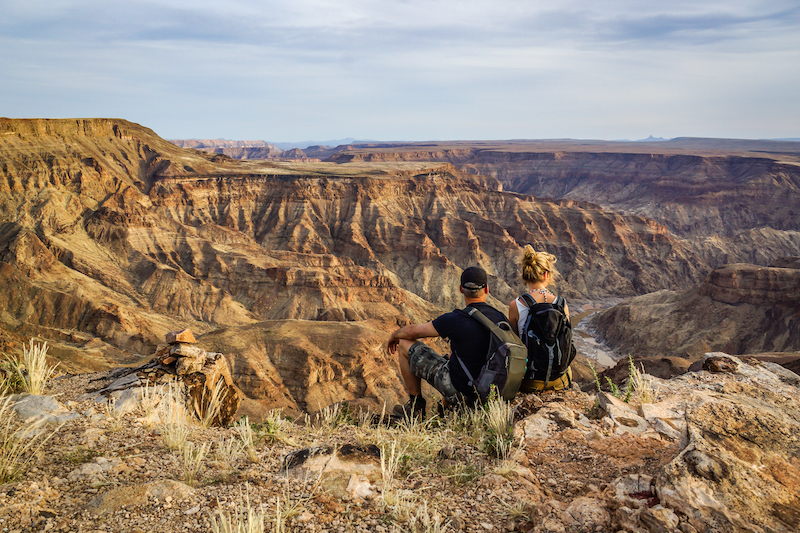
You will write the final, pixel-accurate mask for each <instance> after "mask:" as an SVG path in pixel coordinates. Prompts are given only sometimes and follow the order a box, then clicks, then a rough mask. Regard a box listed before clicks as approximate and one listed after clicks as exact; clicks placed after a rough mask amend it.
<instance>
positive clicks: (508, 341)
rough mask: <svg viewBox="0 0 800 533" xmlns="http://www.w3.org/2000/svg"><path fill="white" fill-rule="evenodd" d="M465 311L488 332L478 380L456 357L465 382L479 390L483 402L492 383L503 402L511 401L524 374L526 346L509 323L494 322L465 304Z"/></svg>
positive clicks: (526, 354) (526, 355)
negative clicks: (486, 350) (464, 375)
mask: <svg viewBox="0 0 800 533" xmlns="http://www.w3.org/2000/svg"><path fill="white" fill-rule="evenodd" d="M464 313H466V314H468V315H469V316H471V317H472V318H474V319H475V320H477V321H478V322H480V323H481V324H482V325H483V326H484V327H485V328H486V329H488V330H489V331H490V332H491V341H490V342H489V351H488V352H487V354H486V363H485V364H484V365H483V367H481V373H480V374H478V378H477V379H475V378H473V377H472V374H470V373H469V370H467V366H466V365H465V364H464V362H463V361H462V360H461V358H460V357H458V355H456V356H455V357H456V359H458V362H459V363H460V364H461V368H463V369H464V373H465V374H466V375H467V379H469V382H468V385H469V386H470V387H473V389H474V390H475V392H477V393H478V396H479V397H480V399H481V401H482V402H485V401H486V400H488V399H489V395H490V393H491V390H492V386H494V387H496V388H497V392H499V393H500V395H501V397H502V398H503V399H504V400H505V401H507V402H508V401H511V400H512V399H513V398H514V396H515V395H516V394H517V391H519V386H520V384H521V383H522V378H523V377H524V376H525V361H526V360H527V358H528V349H527V348H525V345H524V344H523V343H522V341H521V340H520V338H519V337H518V336H517V334H516V333H515V332H514V330H513V329H512V328H511V324H509V323H508V322H506V321H503V322H500V323H499V324H495V323H494V322H492V321H491V320H489V319H488V318H487V317H486V315H484V314H483V313H481V312H480V311H478V310H477V309H475V308H474V307H467V308H466V309H464Z"/></svg>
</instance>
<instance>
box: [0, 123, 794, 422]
mask: <svg viewBox="0 0 800 533" xmlns="http://www.w3.org/2000/svg"><path fill="white" fill-rule="evenodd" d="M232 148H236V149H238V148H241V147H232ZM352 151H353V150H351V149H350V148H348V149H347V150H345V151H342V152H340V153H341V154H346V153H349V152H352ZM380 153H381V154H384V155H381V156H380V157H377V156H376V157H377V160H375V161H368V160H366V159H368V158H364V157H361V158H360V159H359V158H357V157H356V158H351V160H349V161H345V160H343V159H342V160H341V161H339V162H333V161H331V162H327V163H309V162H302V163H301V162H297V163H280V162H271V161H239V160H233V159H231V158H229V157H226V156H224V155H221V154H211V153H203V152H200V151H196V150H186V149H182V148H180V147H177V146H175V145H174V144H171V143H169V142H167V141H164V140H163V139H161V138H159V137H158V136H157V135H155V134H154V133H153V132H152V131H150V130H148V129H147V128H143V127H141V126H139V125H136V124H132V123H129V122H126V121H122V120H105V119H94V120H9V119H0V213H1V217H2V218H0V273H1V274H2V277H1V278H0V297H2V298H3V299H4V301H6V302H7V303H6V305H5V306H4V307H3V309H2V314H1V315H0V325H1V326H2V327H0V329H1V330H2V335H4V336H5V337H4V340H3V342H4V345H9V346H10V345H13V343H14V342H17V343H19V342H21V341H22V340H24V339H25V338H27V337H29V336H37V337H39V338H43V339H48V340H50V341H51V343H52V346H53V349H52V353H54V354H55V355H57V356H58V357H59V358H61V359H62V361H63V362H64V365H65V368H66V369H68V370H80V369H97V368H105V367H108V366H112V365H116V364H120V363H125V364H128V363H133V362H138V361H140V360H141V359H143V358H145V359H146V358H147V357H148V356H149V354H151V353H152V352H153V351H154V349H155V346H156V345H157V344H158V343H159V342H160V341H161V340H162V339H163V336H164V334H165V333H166V332H167V331H170V330H174V329H180V328H191V329H192V330H193V331H194V332H195V334H197V335H198V338H199V341H200V343H201V344H202V343H204V342H206V343H208V345H209V346H208V348H209V349H212V348H213V349H215V350H217V351H221V352H224V353H226V354H228V355H229V356H231V358H232V361H233V366H234V377H235V379H236V380H237V383H238V384H239V385H240V386H241V388H242V389H243V390H244V391H245V392H246V394H247V395H248V398H249V400H250V401H254V402H260V403H259V404H260V405H262V406H282V407H287V408H290V409H294V410H297V411H304V410H316V409H318V408H319V407H324V406H325V405H329V404H330V403H333V402H336V401H341V400H350V401H356V400H365V399H366V400H365V401H367V402H368V403H370V402H371V405H372V406H378V408H379V406H380V404H381V403H382V402H384V401H387V402H393V401H395V400H396V399H398V397H399V396H400V395H401V393H402V388H401V386H400V385H399V383H400V382H399V378H398V377H397V367H396V363H395V362H394V361H393V360H391V359H389V357H388V355H387V354H386V353H385V351H384V349H383V343H384V342H385V340H386V337H387V335H388V333H389V332H390V331H391V330H393V329H394V328H396V327H398V326H399V325H404V324H406V323H409V322H424V321H427V320H430V319H431V318H433V317H435V316H437V315H438V314H439V313H441V312H443V311H445V310H450V309H453V308H454V307H458V306H460V305H461V303H462V302H461V300H460V295H459V294H458V292H457V286H458V279H459V276H460V273H461V271H462V270H463V269H464V268H466V267H467V266H469V265H475V264H477V265H481V266H483V267H484V268H485V269H486V270H487V272H488V273H489V275H490V297H489V300H490V302H491V303H493V304H495V305H496V306H498V307H500V308H505V307H506V302H508V301H510V300H511V299H512V298H513V297H514V296H515V295H516V294H518V293H519V292H520V291H521V290H522V286H521V284H520V280H519V277H518V259H519V254H520V251H521V248H522V246H524V245H525V244H527V243H531V244H533V245H534V246H535V247H536V248H539V249H546V250H548V251H550V252H552V253H554V254H555V255H556V256H557V257H558V259H559V262H558V268H559V270H560V272H561V275H562V280H561V281H560V283H559V286H558V287H557V290H558V291H559V292H561V293H562V294H564V295H565V296H568V297H569V298H573V299H579V298H592V299H597V298H605V297H620V296H623V297H624V296H635V295H643V294H647V293H651V292H653V291H658V290H660V289H665V288H667V289H672V290H684V289H688V288H690V287H693V286H696V285H697V284H699V283H700V282H701V281H702V280H703V279H704V277H705V275H706V274H707V273H708V272H709V271H711V270H712V269H713V268H714V267H715V266H717V262H718V261H719V260H720V258H721V257H722V256H723V255H724V254H745V253H748V250H749V251H752V250H754V249H756V248H758V249H759V250H761V251H762V253H765V254H768V255H778V254H780V255H798V253H800V252H795V253H794V254H787V253H785V252H786V251H787V250H798V249H800V248H799V247H798V244H797V239H796V237H795V235H794V234H793V233H792V231H793V230H787V229H780V228H777V229H776V228H772V227H752V228H748V229H747V230H746V231H743V232H741V233H738V234H737V235H736V237H735V239H736V240H735V243H734V241H733V239H732V238H731V237H718V236H716V235H711V234H709V235H706V236H703V237H702V238H698V237H697V236H695V235H690V236H688V237H687V236H684V235H681V234H679V233H677V232H675V231H674V230H671V229H670V228H669V227H667V226H666V225H664V224H662V223H659V222H657V221H654V220H653V219H651V218H648V217H645V216H642V215H638V214H633V213H620V212H615V211H613V210H610V209H606V208H602V207H601V206H600V205H598V204H597V203H590V202H587V201H583V200H575V199H569V198H565V199H558V200H553V199H541V198H538V197H535V196H531V195H528V194H520V193H515V192H507V191H503V190H502V189H503V188H504V187H505V188H506V189H508V184H507V183H501V182H502V181H503V180H507V178H506V177H504V176H503V175H498V176H497V177H493V176H479V175H475V174H471V173H470V171H472V172H474V168H473V167H470V166H469V165H468V164H467V163H466V162H465V161H467V159H468V158H469V157H473V156H474V152H472V151H469V150H467V151H462V152H458V153H456V152H453V153H452V154H450V155H448V156H447V157H446V158H445V159H448V160H447V161H438V160H437V161H430V160H426V161H416V160H414V158H406V159H402V158H400V159H402V160H398V158H396V157H395V156H387V155H385V153H384V152H380ZM436 154H437V155H436V157H439V155H438V154H439V152H436ZM431 157H433V156H431ZM393 158H394V159H393ZM462 159H464V160H463V161H462ZM470 164H475V163H474V161H473V163H470ZM457 165H460V166H461V168H458V167H457ZM498 180H499V181H498ZM768 194H774V192H769V193H768ZM734 244H735V245H734ZM387 369H388V371H387Z"/></svg>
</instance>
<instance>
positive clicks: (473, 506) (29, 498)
mask: <svg viewBox="0 0 800 533" xmlns="http://www.w3.org/2000/svg"><path fill="white" fill-rule="evenodd" d="M103 376H104V374H102V373H101V374H82V375H76V376H65V377H62V378H61V379H58V380H55V381H53V382H52V384H51V386H50V388H49V389H48V391H47V393H48V394H51V395H53V396H55V397H56V398H57V399H58V400H59V401H60V402H61V403H62V404H64V405H65V406H66V407H67V408H68V409H69V410H70V411H72V412H75V413H80V417H78V418H76V419H74V420H71V421H69V422H67V423H65V424H64V425H63V426H61V427H60V429H58V430H57V431H56V432H55V433H54V434H53V435H52V437H51V438H50V440H49V441H47V442H46V444H45V445H44V446H43V447H42V449H40V450H39V451H38V452H37V456H36V458H35V459H34V460H33V461H32V462H31V466H30V467H29V469H28V470H27V472H26V473H25V474H24V476H22V478H21V479H19V480H16V481H14V482H12V483H9V484H6V485H0V532H3V533H5V532H9V533H10V532H23V531H71V532H73V531H74V532H100V531H103V532H105V531H114V532H128V533H145V532H148V533H150V532H156V531H157V532H172V531H175V532H178V531H212V530H213V529H212V519H213V520H217V521H218V520H219V516H220V512H223V513H225V514H226V515H230V514H235V512H236V510H237V509H240V510H241V509H242V508H244V506H246V504H247V502H249V504H250V507H251V509H253V510H259V509H261V510H263V512H264V515H265V523H266V525H267V527H266V530H267V531H298V532H305V531H307V532H318V533H323V532H350V531H377V532H390V531H466V532H487V531H520V532H528V531H532V530H535V528H537V525H541V523H542V522H543V520H544V519H545V518H547V517H548V516H551V515H555V514H558V513H561V512H563V510H564V508H566V506H567V505H569V504H570V502H572V501H573V500H574V499H575V498H578V497H581V496H589V497H600V495H601V494H602V493H603V490H604V489H605V488H606V484H607V483H609V482H610V481H612V480H613V479H615V478H617V477H619V476H620V475H623V474H625V473H629V472H635V473H644V474H649V475H655V474H656V473H657V472H658V469H659V468H660V467H661V465H663V464H664V463H665V462H667V461H668V460H669V459H670V458H671V457H672V456H674V454H675V452H676V445H675V444H673V443H671V442H669V441H661V440H657V439H651V438H647V439H642V438H638V437H635V436H633V435H625V436H619V437H617V436H613V435H608V434H606V435H605V436H604V435H602V428H601V427H600V422H599V421H597V420H594V421H593V422H592V423H596V424H598V432H597V437H596V438H593V437H591V436H590V437H586V436H585V432H584V433H581V432H579V431H578V430H576V429H570V428H564V430H563V431H560V432H559V433H558V434H557V435H556V437H554V438H552V439H550V440H547V441H543V440H538V441H531V442H526V445H525V446H522V447H519V448H517V453H515V454H512V457H513V460H511V461H505V462H503V461H500V460H499V459H497V458H495V457H493V456H491V455H489V454H487V453H486V451H485V450H484V449H482V448H485V446H481V445H480V444H479V443H478V442H477V441H476V440H475V439H474V438H473V437H472V436H470V435H465V434H460V433H458V432H457V431H454V430H453V429H452V427H429V428H428V429H426V431H416V432H412V433H414V435H413V438H411V437H408V436H407V435H406V436H403V430H402V429H398V428H395V427H386V426H378V427H364V426H358V425H356V424H352V423H350V424H348V423H344V422H343V421H339V422H338V423H336V424H322V425H321V427H317V426H313V425H307V424H300V423H291V422H286V421H284V422H283V423H281V425H280V427H279V428H278V429H275V428H269V427H263V426H262V427H259V428H256V429H257V431H256V434H257V435H258V436H259V439H258V440H257V443H256V446H255V457H253V458H252V459H255V460H249V459H248V457H247V455H246V454H245V453H240V454H239V455H238V457H236V458H235V459H234V460H232V461H231V460H229V461H227V463H226V461H225V460H223V459H221V458H224V454H222V453H221V449H222V444H223V443H224V442H226V441H233V440H235V439H236V435H237V432H236V430H235V429H234V428H206V429H204V428H201V427H200V426H198V425H195V426H192V428H191V431H190V434H189V437H188V440H190V441H191V442H193V443H195V444H196V445H197V446H200V445H204V444H205V445H207V446H209V452H208V454H207V456H206V459H205V460H203V461H202V462H201V463H202V467H201V469H200V471H199V472H198V474H197V475H195V476H190V475H188V474H187V471H188V468H187V466H186V462H185V461H184V459H183V455H182V454H181V453H180V452H177V451H173V450H170V449H168V448H167V447H166V446H165V445H164V442H163V438H162V435H161V428H160V427H159V426H158V425H154V424H152V422H151V421H149V420H147V419H146V418H145V417H143V416H142V415H143V413H142V412H138V413H127V414H124V415H120V416H111V415H110V414H109V412H108V411H107V410H106V409H105V407H104V406H103V405H102V404H98V403H95V402H93V401H80V399H79V398H80V396H81V394H83V393H84V392H86V391H87V390H94V389H98V388H100V387H101V386H103V385H105V384H106V383H107V380H104V379H103ZM542 405H561V406H564V407H567V408H569V409H571V410H572V411H574V412H576V413H581V414H587V415H591V414H592V411H593V408H594V397H593V396H591V395H587V394H583V393H580V392H577V391H568V392H561V393H552V394H546V395H544V396H543V397H542V399H540V398H539V397H536V396H529V397H525V398H523V399H522V401H521V402H519V404H518V406H517V414H516V418H518V419H519V418H522V417H523V416H526V415H527V414H530V413H532V412H536V411H537V410H538V409H539V408H541V407H542ZM590 418H591V416H590ZM398 435H399V437H398ZM391 438H397V439H406V442H411V443H412V445H411V446H410V447H409V448H408V449H407V450H406V453H405V454H404V458H403V460H402V461H401V462H400V464H399V466H398V469H397V472H396V474H395V476H394V480H393V482H391V483H390V487H389V489H387V488H386V486H385V484H383V482H382V481H378V482H376V483H375V486H374V487H373V489H374V491H373V492H372V493H371V494H370V495H368V496H367V497H366V498H363V499H362V498H351V497H349V496H348V495H347V494H344V493H342V492H341V491H339V492H337V491H335V490H329V489H327V488H325V486H324V483H321V482H320V480H319V479H318V478H312V479H305V480H303V479H293V478H291V477H289V476H287V475H286V472H285V471H283V470H282V463H283V459H284V457H285V456H286V455H287V454H288V453H289V452H291V451H294V450H298V449H301V448H305V447H310V446H317V445H326V444H334V445H336V444H339V445H342V444H354V445H362V446H363V445H367V444H379V445H380V444H381V443H386V442H388V441H387V439H391ZM389 491H390V492H389ZM381 493H383V494H381ZM390 493H391V495H392V496H393V498H391V499H390V498H389V495H390ZM398 502H399V503H398ZM426 521H427V525H425V524H426ZM278 526H282V527H284V529H278ZM437 527H439V529H436V528H437ZM536 530H537V531H544V529H542V527H539V528H538V529H536ZM570 530H571V529H570V528H569V527H567V528H566V529H562V531H570Z"/></svg>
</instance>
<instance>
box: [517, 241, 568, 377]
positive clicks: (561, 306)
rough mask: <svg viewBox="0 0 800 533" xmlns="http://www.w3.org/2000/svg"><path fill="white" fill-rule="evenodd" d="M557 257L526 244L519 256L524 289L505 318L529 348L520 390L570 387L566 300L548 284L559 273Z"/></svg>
mask: <svg viewBox="0 0 800 533" xmlns="http://www.w3.org/2000/svg"><path fill="white" fill-rule="evenodd" d="M555 262H556V257H555V256H554V255H553V254H549V253H547V252H537V251H535V250H534V249H533V247H532V246H531V245H530V244H528V245H526V246H525V249H524V250H523V256H522V264H521V269H522V280H523V281H524V282H525V286H526V288H527V292H526V293H525V294H523V295H521V296H520V297H518V298H516V299H514V301H513V302H511V303H510V304H509V306H508V319H509V322H510V323H511V326H512V327H514V329H515V331H517V332H518V333H519V336H520V338H521V339H522V341H523V342H524V343H525V345H526V346H527V347H528V369H527V372H526V373H525V379H523V380H522V386H521V387H520V392H540V391H544V390H559V389H566V388H569V387H570V385H571V383H572V370H571V369H570V367H569V365H570V363H571V362H572V360H573V359H574V358H575V347H574V346H573V344H572V325H571V323H570V320H569V306H567V302H566V300H564V298H562V297H558V296H556V295H555V294H553V293H552V292H551V291H550V290H549V289H548V288H547V285H548V284H549V283H550V282H551V281H552V280H553V278H554V277H556V276H557V275H558V273H557V272H556V270H555Z"/></svg>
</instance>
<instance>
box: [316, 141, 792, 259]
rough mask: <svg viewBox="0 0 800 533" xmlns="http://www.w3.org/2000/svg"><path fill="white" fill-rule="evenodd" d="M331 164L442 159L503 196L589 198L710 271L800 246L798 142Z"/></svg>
mask: <svg viewBox="0 0 800 533" xmlns="http://www.w3.org/2000/svg"><path fill="white" fill-rule="evenodd" d="M331 160H335V161H384V162H390V161H447V162H449V163H452V164H454V165H456V166H457V167H458V168H459V169H461V170H463V171H465V172H468V173H471V174H475V175H481V176H488V177H492V178H496V179H497V180H498V181H499V182H500V183H502V185H503V187H504V189H505V190H509V191H515V192H519V193H524V194H531V195H534V196H536V197H547V198H554V199H573V200H580V201H590V202H593V203H596V204H599V205H601V206H603V207H604V208H606V209H609V210H613V211H615V212H620V213H627V214H635V215H641V216H643V217H646V218H648V219H651V220H654V221H657V222H659V223H660V224H663V225H664V226H666V227H667V228H669V229H670V230H671V231H672V232H673V233H675V234H676V235H678V236H681V237H684V238H687V239H690V240H691V241H692V242H693V243H694V244H695V246H696V247H697V249H698V253H700V254H701V255H702V256H703V258H704V260H705V261H707V262H708V263H710V264H711V265H712V266H719V265H722V264H725V263H733V262H749V263H754V264H761V265H766V264H768V263H769V262H770V261H773V260H774V259H776V258H779V257H782V256H784V255H796V254H797V253H798V251H797V250H798V249H799V248H798V247H799V246H800V238H799V236H798V230H800V226H799V225H798V224H800V222H798V221H800V216H798V213H800V164H799V163H800V143H796V142H778V141H733V140H713V139H676V140H674V141H670V142H664V143H630V142H628V143H625V142H617V143H610V142H600V141H594V142H592V141H588V142H580V141H508V142H494V143H491V142H461V143H433V144H423V143H411V144H395V145H357V146H350V147H347V149H345V150H342V151H340V152H338V153H337V154H334V155H333V156H331Z"/></svg>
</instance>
